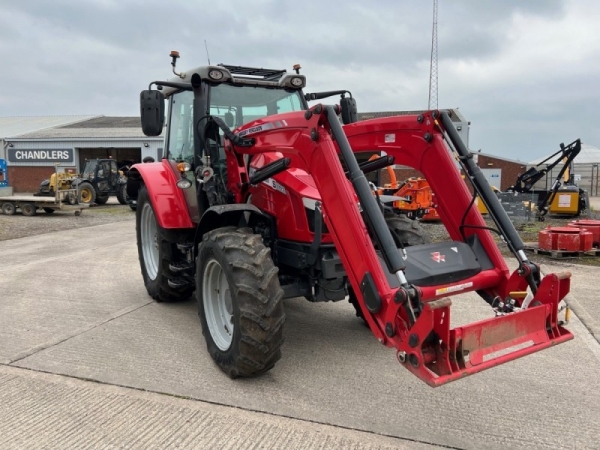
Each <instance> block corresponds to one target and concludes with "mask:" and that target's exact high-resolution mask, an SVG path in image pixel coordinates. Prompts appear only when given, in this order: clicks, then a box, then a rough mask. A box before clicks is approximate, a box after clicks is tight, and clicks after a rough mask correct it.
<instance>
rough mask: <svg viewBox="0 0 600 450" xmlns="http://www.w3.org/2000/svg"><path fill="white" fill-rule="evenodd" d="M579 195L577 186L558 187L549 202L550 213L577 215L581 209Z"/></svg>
mask: <svg viewBox="0 0 600 450" xmlns="http://www.w3.org/2000/svg"><path fill="white" fill-rule="evenodd" d="M579 197H580V190H579V188H578V187H577V186H568V185H567V186H562V187H560V188H559V189H558V191H556V194H555V195H554V198H553V199H552V203H550V214H565V215H569V216H577V215H579V213H580V210H581V205H580V199H579Z"/></svg>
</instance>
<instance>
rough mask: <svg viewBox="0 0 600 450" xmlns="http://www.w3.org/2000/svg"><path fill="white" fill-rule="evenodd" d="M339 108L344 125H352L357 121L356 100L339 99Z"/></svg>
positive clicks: (348, 98) (350, 98) (349, 98)
mask: <svg viewBox="0 0 600 450" xmlns="http://www.w3.org/2000/svg"><path fill="white" fill-rule="evenodd" d="M340 107H341V108H342V122H343V123H344V125H348V124H349V123H354V122H356V121H357V120H358V116H357V110H356V100H354V99H353V98H352V97H344V98H341V99H340Z"/></svg>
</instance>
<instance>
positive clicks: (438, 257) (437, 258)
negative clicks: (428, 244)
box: [431, 252, 446, 263]
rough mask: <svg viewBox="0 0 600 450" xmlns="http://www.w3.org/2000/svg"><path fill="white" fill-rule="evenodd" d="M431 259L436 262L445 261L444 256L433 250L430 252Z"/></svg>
mask: <svg viewBox="0 0 600 450" xmlns="http://www.w3.org/2000/svg"><path fill="white" fill-rule="evenodd" d="M431 259H433V260H434V261H435V262H436V263H441V262H442V261H444V262H446V257H445V256H444V255H442V254H441V253H440V252H433V253H432V254H431Z"/></svg>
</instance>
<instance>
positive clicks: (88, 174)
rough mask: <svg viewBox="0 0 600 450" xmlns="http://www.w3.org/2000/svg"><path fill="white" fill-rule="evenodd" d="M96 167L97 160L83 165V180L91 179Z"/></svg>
mask: <svg viewBox="0 0 600 450" xmlns="http://www.w3.org/2000/svg"><path fill="white" fill-rule="evenodd" d="M97 165H98V161H97V160H95V159H94V160H91V161H87V162H86V163H85V167H84V168H83V175H82V176H83V178H93V177H94V172H95V171H96V166H97Z"/></svg>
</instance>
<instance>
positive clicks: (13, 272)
mask: <svg viewBox="0 0 600 450" xmlns="http://www.w3.org/2000/svg"><path fill="white" fill-rule="evenodd" d="M0 255H2V259H1V260H0V448H3V449H4V448H19V449H20V448H27V449H30V448H107V447H110V448H144V449H146V448H167V447H176V446H179V447H186V448H190V447H197V448H285V449H287V448H357V449H358V448H361V449H362V448H435V447H449V448H470V449H487V448H490V449H500V448H502V449H505V448H528V449H530V448H536V449H538V448H552V449H556V448H597V447H598V436H600V390H598V389H597V384H598V380H599V375H600V344H599V342H598V341H597V340H596V339H595V338H594V337H593V336H592V335H591V334H590V332H589V331H588V329H587V328H586V327H585V326H584V324H582V322H581V321H580V320H579V318H578V317H574V318H573V319H572V321H571V324H570V325H569V328H570V330H571V331H572V332H573V333H574V334H575V339H574V340H572V341H570V342H568V343H566V344H563V345H559V346H557V347H555V348H552V349H549V350H546V351H543V352H540V353H536V354H534V355H531V356H529V357H526V358H523V359H520V360H517V361H513V362H510V363H508V364H505V365H502V366H499V367H496V368H494V369H491V370H488V371H486V372H483V373H481V374H477V375H474V376H472V377H468V378H466V379H463V380H461V381H457V382H454V383H451V384H449V385H446V386H443V387H440V388H437V389H432V388H430V387H428V386H426V385H425V384H424V383H422V382H421V381H419V380H417V379H416V378H415V377H413V376H412V375H411V374H409V373H408V372H407V371H406V370H405V369H403V368H402V367H400V366H399V364H398V363H397V362H396V360H395V357H394V356H395V355H394V352H393V351H392V350H390V349H387V348H385V347H383V346H381V345H380V344H379V343H378V342H377V341H376V340H375V339H374V338H373V337H372V336H371V335H370V332H369V331H368V330H367V329H366V328H365V327H364V326H363V325H362V323H361V322H360V321H359V320H358V319H356V318H355V317H354V311H353V309H352V307H351V306H350V305H349V304H348V303H347V302H339V303H335V304H311V303H308V302H306V301H304V300H300V299H294V300H291V301H287V302H286V314H287V321H286V329H285V335H286V343H285V344H284V347H283V358H282V359H281V360H280V361H279V362H278V363H277V365H276V366H275V368H274V369H273V370H271V371H270V372H269V373H267V374H265V375H264V376H261V377H259V378H255V379H249V380H243V379H242V380H230V379H229V378H228V377H226V376H225V375H224V374H223V373H222V372H221V371H220V370H219V369H217V367H216V366H215V365H214V364H213V362H212V360H211V359H210V357H209V356H208V353H207V352H206V348H205V344H204V340H203V337H202V333H201V329H200V324H199V320H198V317H197V314H196V306H195V304H194V303H193V302H192V301H190V302H186V303H180V304H158V303H155V302H154V301H152V299H151V298H150V297H148V295H147V294H146V291H145V289H144V286H143V284H142V278H141V275H140V269H139V265H138V258H137V250H136V245H135V231H134V223H133V222H132V221H126V222H120V223H114V224H109V225H101V226H97V227H91V228H81V229H75V230H68V231H61V232H55V233H49V234H44V235H39V236H33V237H28V238H22V239H13V240H8V241H3V242H0ZM560 269H561V270H562V268H560ZM569 269H570V270H572V272H573V273H574V277H573V278H574V279H573V283H572V297H573V299H574V300H575V301H576V302H577V305H578V309H579V313H580V314H581V315H582V316H584V319H585V320H588V321H590V320H596V321H598V319H600V309H598V307H597V302H596V301H595V300H596V299H597V298H598V295H597V293H596V292H595V290H594V281H595V277H594V273H595V272H593V271H596V272H597V271H598V269H597V268H590V269H589V271H587V270H588V269H587V268H585V269H582V268H581V267H578V266H577V267H575V266H574V267H571V268H569ZM595 276H597V275H595ZM487 316H489V308H488V307H487V305H485V304H484V303H483V301H481V300H479V299H478V298H477V297H476V296H473V295H464V296H461V297H459V298H457V300H455V302H454V306H453V324H454V325H456V324H459V323H461V322H467V321H473V320H476V319H478V318H483V317H487Z"/></svg>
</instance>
